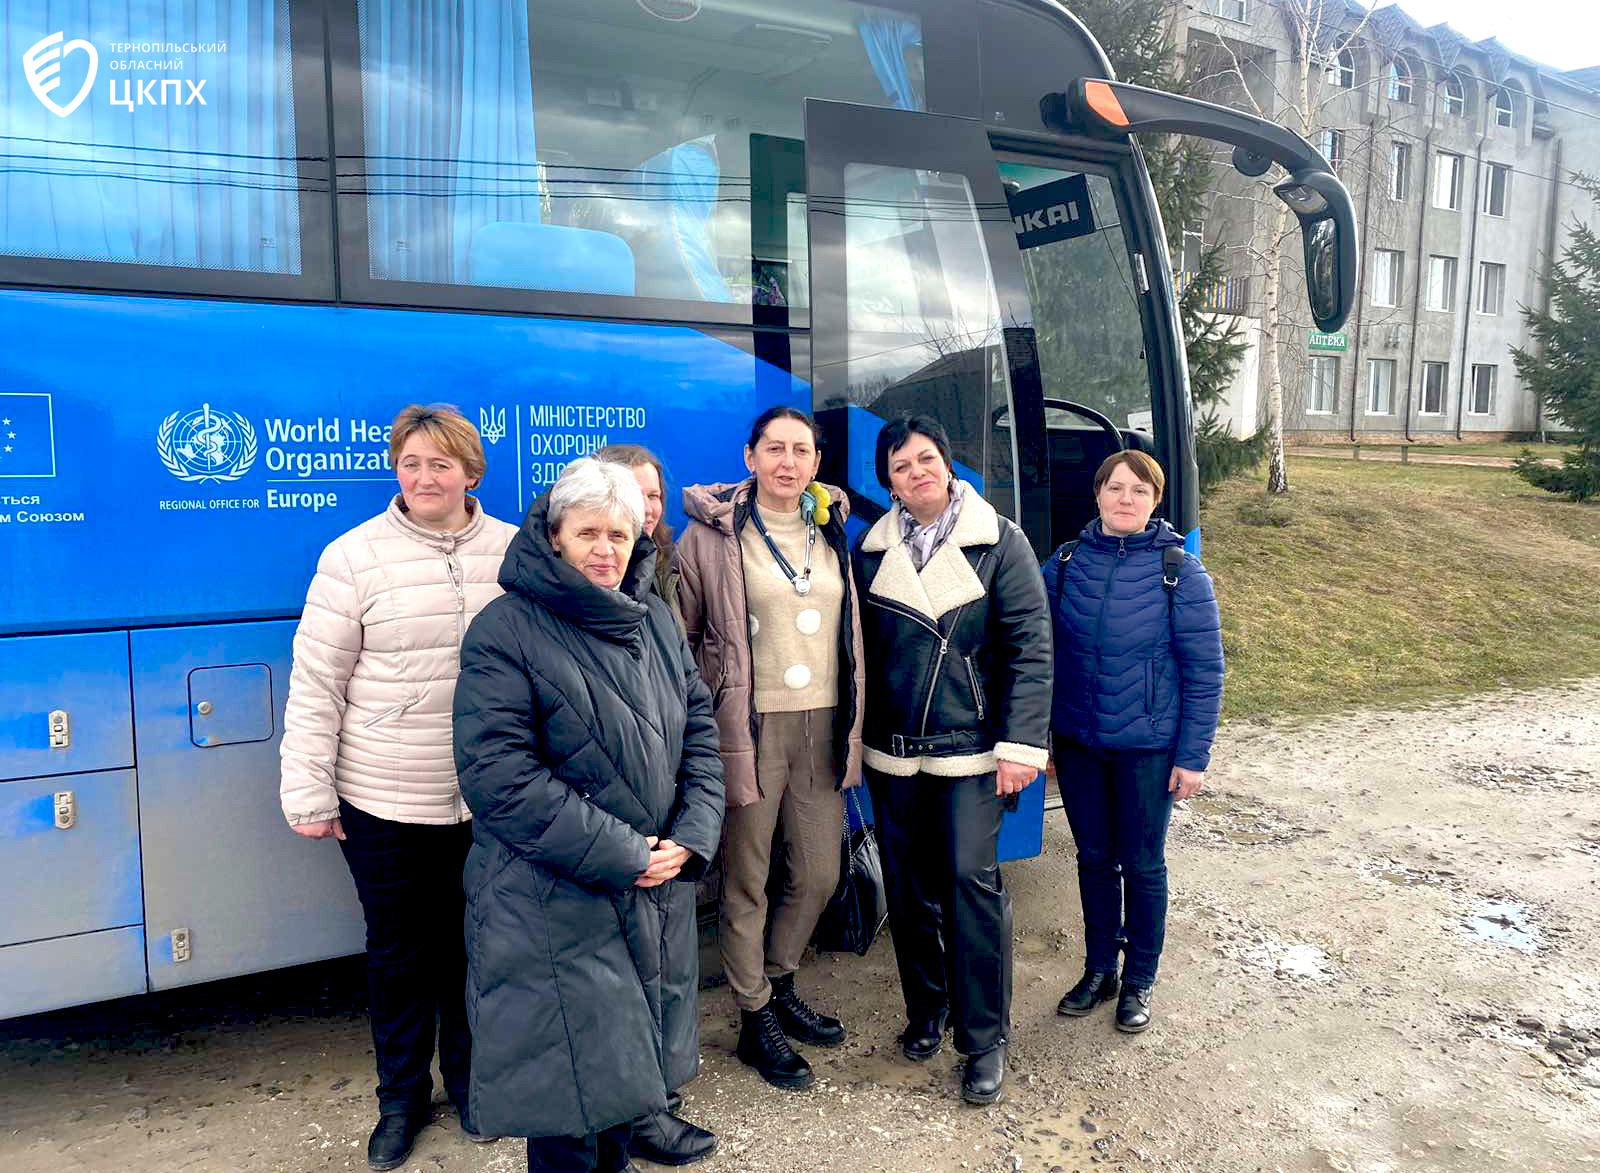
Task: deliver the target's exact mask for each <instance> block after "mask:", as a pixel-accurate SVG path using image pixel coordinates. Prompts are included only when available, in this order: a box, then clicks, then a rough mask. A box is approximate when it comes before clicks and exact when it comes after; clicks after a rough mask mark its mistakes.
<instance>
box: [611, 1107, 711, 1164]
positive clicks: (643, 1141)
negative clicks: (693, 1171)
mask: <svg viewBox="0 0 1600 1173" xmlns="http://www.w3.org/2000/svg"><path fill="white" fill-rule="evenodd" d="M716 1151H717V1138H716V1137H715V1136H713V1135H712V1134H711V1133H710V1132H707V1131H706V1130H705V1129H704V1128H696V1127H695V1126H694V1125H693V1124H690V1123H689V1122H688V1121H687V1120H685V1119H684V1118H683V1117H681V1116H677V1115H674V1114H673V1113H672V1112H671V1111H670V1110H669V1111H666V1112H656V1113H654V1114H653V1115H650V1116H641V1117H640V1118H639V1119H637V1120H635V1121H634V1122H633V1135H632V1136H631V1137H629V1138H628V1155H629V1156H630V1157H638V1158H640V1159H641V1160H645V1161H654V1162H655V1163H656V1164H657V1165H692V1164H694V1163H695V1162H696V1161H703V1160H705V1159H706V1158H707V1157H709V1156H710V1155H711V1154H712V1153H714V1152H716Z"/></svg>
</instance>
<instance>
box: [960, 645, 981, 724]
mask: <svg viewBox="0 0 1600 1173" xmlns="http://www.w3.org/2000/svg"><path fill="white" fill-rule="evenodd" d="M961 658H962V659H963V660H965V661H966V662H967V680H968V681H970V682H971V684H972V703H973V704H974V705H976V706H977V707H978V720H980V721H982V720H983V694H982V693H981V692H979V691H978V672H977V669H975V668H973V666H972V657H971V656H962V657H961Z"/></svg>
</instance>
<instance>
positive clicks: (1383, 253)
mask: <svg viewBox="0 0 1600 1173" xmlns="http://www.w3.org/2000/svg"><path fill="white" fill-rule="evenodd" d="M1405 264H1406V256H1405V254H1404V253H1402V252H1399V251H1397V250H1396V249H1392V248H1380V249H1375V250H1374V251H1373V254H1372V304H1373V305H1376V306H1389V307H1393V306H1397V305H1399V304H1400V283H1401V280H1402V279H1403V278H1404V276H1405Z"/></svg>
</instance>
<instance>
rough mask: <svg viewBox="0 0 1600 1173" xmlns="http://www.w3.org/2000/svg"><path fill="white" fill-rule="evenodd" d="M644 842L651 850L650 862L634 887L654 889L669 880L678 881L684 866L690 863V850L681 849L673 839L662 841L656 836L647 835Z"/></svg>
mask: <svg viewBox="0 0 1600 1173" xmlns="http://www.w3.org/2000/svg"><path fill="white" fill-rule="evenodd" d="M644 841H645V844H646V846H648V847H649V848H650V862H649V864H648V865H647V866H646V867H645V869H644V875H642V876H640V877H639V878H638V879H637V880H635V881H634V882H633V883H634V886H635V887H636V888H654V887H656V886H657V885H659V884H665V883H666V882H667V881H668V880H675V879H677V878H678V873H679V872H680V871H682V870H683V865H684V864H686V863H688V862H689V849H688V848H687V847H679V846H678V845H677V844H676V843H674V842H673V841H672V840H671V839H660V838H657V837H656V836H654V835H646V836H645V837H644Z"/></svg>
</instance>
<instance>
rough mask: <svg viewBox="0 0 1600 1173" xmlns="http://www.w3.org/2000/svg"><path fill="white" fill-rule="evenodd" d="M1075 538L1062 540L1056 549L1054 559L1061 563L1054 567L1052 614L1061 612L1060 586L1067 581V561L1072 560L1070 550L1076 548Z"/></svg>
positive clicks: (1076, 540)
mask: <svg viewBox="0 0 1600 1173" xmlns="http://www.w3.org/2000/svg"><path fill="white" fill-rule="evenodd" d="M1078 540H1079V539H1077V538H1074V539H1072V541H1070V542H1062V543H1061V548H1060V549H1059V550H1057V551H1056V559H1057V560H1058V561H1059V562H1060V563H1061V565H1060V566H1058V567H1056V597H1055V599H1054V600H1053V601H1052V603H1053V605H1052V606H1051V609H1050V614H1051V615H1052V616H1054V615H1059V614H1060V613H1061V588H1062V586H1063V585H1065V583H1066V581H1067V563H1068V562H1071V561H1072V552H1073V551H1074V550H1076V549H1077V548H1078Z"/></svg>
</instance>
